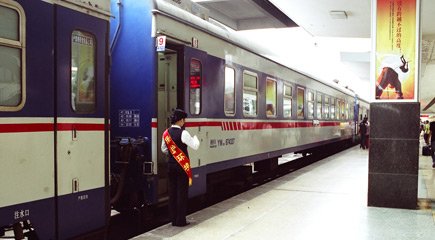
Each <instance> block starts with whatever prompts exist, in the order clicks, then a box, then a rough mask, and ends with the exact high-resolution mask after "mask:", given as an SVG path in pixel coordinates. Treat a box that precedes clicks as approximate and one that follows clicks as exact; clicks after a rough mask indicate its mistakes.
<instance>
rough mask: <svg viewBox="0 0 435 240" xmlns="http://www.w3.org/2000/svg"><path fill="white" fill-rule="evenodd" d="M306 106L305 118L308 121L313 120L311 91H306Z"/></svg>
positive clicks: (312, 96) (312, 94) (312, 95)
mask: <svg viewBox="0 0 435 240" xmlns="http://www.w3.org/2000/svg"><path fill="white" fill-rule="evenodd" d="M307 105H308V114H307V117H308V119H313V118H314V93H313V92H311V91H308V101H307Z"/></svg>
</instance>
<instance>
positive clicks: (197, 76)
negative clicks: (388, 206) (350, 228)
mask: <svg viewBox="0 0 435 240" xmlns="http://www.w3.org/2000/svg"><path fill="white" fill-rule="evenodd" d="M112 10H113V12H114V15H115V16H117V17H118V18H116V17H115V19H114V20H113V21H112V26H111V28H112V31H111V36H112V39H113V40H112V42H113V43H114V45H113V46H112V47H111V48H112V49H113V51H112V64H113V66H112V69H111V89H112V92H111V136H112V138H118V139H122V138H133V139H137V138H143V137H145V138H146V142H147V144H144V145H143V152H144V155H143V156H144V158H143V159H141V160H140V164H143V166H144V167H143V169H147V170H146V172H145V173H144V175H141V176H140V177H139V179H141V180H140V182H145V183H146V184H142V185H141V186H139V185H138V186H136V188H135V189H136V193H139V195H142V194H144V196H140V197H137V196H133V197H132V196H130V198H131V199H138V198H143V199H144V201H145V202H146V204H150V205H153V204H158V203H161V202H164V201H166V199H167V176H166V171H167V170H166V162H165V156H163V155H162V153H161V151H160V144H161V135H162V133H163V131H164V130H165V129H166V128H167V127H169V122H168V116H169V114H170V113H171V111H172V110H173V109H175V108H182V109H184V110H186V112H188V114H189V119H188V121H187V124H186V127H187V129H188V130H189V132H190V133H191V134H195V135H197V136H198V137H199V139H200V141H201V146H200V148H199V149H198V151H191V152H189V153H190V160H191V166H192V168H193V169H192V171H193V182H194V184H193V185H192V186H191V187H190V188H189V196H190V197H194V196H199V195H203V194H205V193H206V192H207V185H208V184H210V182H218V181H219V179H212V178H213V176H214V173H221V172H222V171H228V172H229V173H228V174H230V175H231V174H234V173H231V171H230V170H232V169H236V168H237V167H239V166H245V165H252V166H254V168H253V169H255V170H273V169H274V168H275V167H276V165H277V159H278V157H280V156H281V155H283V154H285V153H289V152H301V153H304V154H306V153H312V152H315V151H323V150H324V149H325V148H324V146H325V145H327V144H332V143H337V144H340V143H341V144H345V143H347V142H349V141H352V140H355V134H356V133H357V129H356V123H357V122H358V118H359V115H360V112H359V104H360V103H362V102H364V101H362V100H358V97H357V96H356V95H355V94H354V93H353V92H351V91H349V90H347V89H344V88H343V89H339V88H337V87H335V86H332V85H330V84H327V83H324V82H320V81H318V80H316V79H315V78H313V77H311V76H309V75H307V74H303V73H300V72H297V71H294V70H292V69H290V68H288V67H286V66H283V65H281V64H279V63H277V62H275V61H273V60H271V59H270V58H269V57H267V56H268V55H269V53H268V52H267V50H266V49H263V48H261V47H259V46H255V45H254V44H252V43H251V42H250V41H249V39H248V40H247V39H243V38H241V37H238V35H237V34H236V33H235V32H232V31H231V30H228V29H226V28H224V27H222V26H219V25H217V24H213V23H211V21H207V20H208V19H207V11H206V10H204V9H202V8H201V7H200V6H199V5H197V4H196V3H194V2H190V1H165V0H156V1H153V2H150V1H148V2H145V1H135V2H131V1H123V2H122V3H121V4H118V3H117V4H113V5H112ZM139 15H140V17H138V16H139ZM132 46H134V47H132ZM289 54H290V53H289ZM111 156H112V162H115V166H114V167H113V168H112V170H113V172H112V173H113V174H114V175H118V176H120V175H122V174H121V172H122V171H123V169H124V170H125V168H126V167H122V164H119V162H123V161H118V166H116V159H115V158H114V156H119V153H116V154H112V155H111ZM236 174H237V173H236ZM216 176H217V178H222V177H223V176H224V175H223V174H217V175H216ZM118 178H119V177H118ZM134 179H138V177H134ZM133 192H134V191H133ZM133 195H134V194H133ZM126 202H129V200H126ZM124 203H125V201H124ZM130 203H131V202H130ZM121 205H122V204H121ZM124 207H125V206H124ZM120 208H122V207H120Z"/></svg>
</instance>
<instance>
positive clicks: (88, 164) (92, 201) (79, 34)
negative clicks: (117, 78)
mask: <svg viewBox="0 0 435 240" xmlns="http://www.w3.org/2000/svg"><path fill="white" fill-rule="evenodd" d="M55 11H56V14H55V16H56V17H57V19H56V23H57V25H56V29H55V33H56V36H55V38H56V43H57V45H56V48H55V53H56V56H55V59H56V64H57V65H56V66H57V68H56V71H55V74H56V75H55V86H56V87H55V91H56V99H55V139H56V144H55V177H56V180H55V187H56V192H55V194H56V197H57V198H56V199H57V211H56V220H57V225H58V232H57V239H71V238H74V237H75V236H76V235H77V234H78V233H89V232H103V231H104V228H105V226H106V224H107V221H108V217H107V214H108V212H109V211H108V199H107V196H108V195H106V194H107V191H108V178H107V176H108V165H107V162H108V161H107V160H108V127H107V126H108V120H107V119H108V101H107V97H108V93H107V81H106V79H107V70H106V66H107V62H106V61H107V56H108V54H107V49H108V48H107V36H108V29H109V28H108V21H106V20H104V19H100V18H96V17H92V16H89V15H85V14H83V13H78V12H75V11H72V10H70V9H67V8H63V7H61V6H56V10H55ZM100 230H101V231H100Z"/></svg>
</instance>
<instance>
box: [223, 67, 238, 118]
mask: <svg viewBox="0 0 435 240" xmlns="http://www.w3.org/2000/svg"><path fill="white" fill-rule="evenodd" d="M227 69H231V70H232V71H233V94H232V96H233V100H234V102H233V106H232V107H233V112H229V111H227V110H226V102H225V96H226V93H225V90H226V86H227ZM224 76H225V79H224V113H225V116H229V117H233V116H235V115H236V111H237V108H236V106H237V104H236V101H237V99H236V69H235V68H234V67H231V66H229V65H225V68H224Z"/></svg>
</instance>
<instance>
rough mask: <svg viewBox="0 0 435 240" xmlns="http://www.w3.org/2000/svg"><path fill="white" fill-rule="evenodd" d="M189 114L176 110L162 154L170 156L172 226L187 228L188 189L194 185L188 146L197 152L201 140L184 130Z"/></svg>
mask: <svg viewBox="0 0 435 240" xmlns="http://www.w3.org/2000/svg"><path fill="white" fill-rule="evenodd" d="M186 117H187V113H186V112H184V111H183V110H180V109H175V110H174V112H173V113H172V115H171V117H170V120H171V124H172V126H171V127H170V128H168V129H166V131H165V132H164V133H163V136H162V147H161V148H162V152H163V153H165V154H167V155H169V160H168V171H169V176H168V178H169V213H170V216H171V221H172V226H178V227H182V226H186V225H188V224H189V222H187V221H186V212H187V199H188V188H189V186H190V185H192V172H191V169H190V160H189V153H188V151H187V146H189V147H191V148H193V149H194V150H197V149H198V148H199V140H198V138H197V137H196V136H193V137H192V136H191V135H190V134H189V132H187V131H186V130H184V124H185V122H186Z"/></svg>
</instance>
